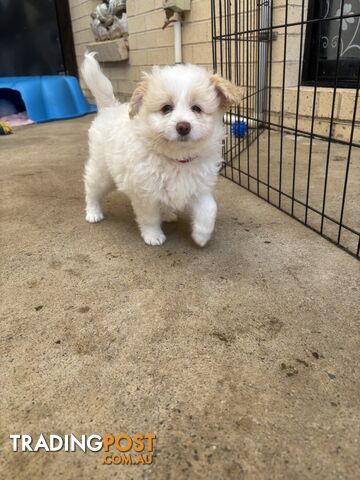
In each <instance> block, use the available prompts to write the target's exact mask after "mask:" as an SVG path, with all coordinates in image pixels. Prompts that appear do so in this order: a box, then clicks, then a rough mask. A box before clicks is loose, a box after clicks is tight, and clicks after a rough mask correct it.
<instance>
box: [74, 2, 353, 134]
mask: <svg viewBox="0 0 360 480" xmlns="http://www.w3.org/2000/svg"><path fill="white" fill-rule="evenodd" d="M69 1H70V8H71V16H72V22H73V32H74V40H75V50H76V55H77V59H78V63H80V62H81V60H82V56H83V54H84V51H85V49H86V44H87V43H90V42H93V41H94V39H93V36H92V33H91V31H90V28H89V24H90V13H91V12H92V11H93V10H94V7H95V5H96V4H97V3H98V1H97V0H69ZM302 1H303V0H289V2H288V22H289V23H290V22H296V21H299V20H300V19H301V5H302ZM248 4H249V5H251V2H250V3H248V2H244V3H243V7H242V8H243V9H245V8H246V5H248ZM161 5H162V0H128V6H127V10H128V18H129V45H130V55H129V60H128V61H125V62H116V63H107V64H105V65H103V68H104V70H105V73H106V74H107V75H108V76H109V78H110V79H111V81H112V83H113V85H114V89H115V91H116V94H117V96H118V97H119V98H120V100H126V99H128V98H129V97H130V95H131V92H132V91H133V89H134V87H135V85H136V83H137V82H138V81H139V79H140V77H141V72H142V71H147V70H150V69H151V66H152V65H155V64H157V65H166V64H172V63H174V44H173V29H172V27H171V26H170V27H168V28H167V29H165V30H162V29H161V27H162V24H163V21H164V11H163V9H162V8H161ZM273 6H274V9H273V25H281V24H283V23H284V20H285V7H284V0H273ZM210 14H211V12H210V0H192V5H191V11H190V12H188V13H186V14H185V16H184V23H183V29H182V31H183V60H184V62H190V63H196V64H199V65H203V66H205V67H207V68H209V69H211V68H212V51H211V22H210ZM304 17H305V18H306V17H307V0H305V15H304ZM245 26H246V24H244V27H245ZM250 28H251V26H250ZM277 32H278V38H277V40H276V41H275V42H273V59H272V91H271V120H272V121H273V122H274V123H279V121H280V115H281V103H282V102H281V100H282V76H283V65H284V38H285V35H284V33H285V31H284V29H282V28H278V29H277ZM287 34H288V43H287V52H286V82H285V87H286V89H285V102H284V111H285V124H286V125H288V126H290V127H293V126H294V125H295V118H296V117H295V112H296V110H295V108H296V97H297V88H296V87H297V83H298V74H299V55H300V38H301V37H300V26H294V27H291V28H289V29H288V32H287ZM304 38H305V29H304ZM241 52H242V57H243V56H244V55H243V53H244V52H243V51H241ZM224 53H225V52H224ZM233 60H234V58H233ZM255 60H256V59H255ZM240 62H242V68H243V69H244V68H246V66H245V64H246V58H242V59H241V58H240ZM245 78H246V76H245ZM83 87H84V85H83ZM253 87H254V85H253ZM84 89H85V88H84ZM85 90H86V89H85ZM332 97H333V90H332V89H329V88H319V89H318V94H317V102H316V110H315V114H316V117H317V120H316V122H315V126H314V131H315V133H319V134H322V135H328V134H329V116H330V114H331V105H332ZM354 100H355V91H354V90H351V89H338V92H337V95H336V104H335V123H334V125H333V132H332V134H333V135H334V136H335V137H336V138H340V139H345V140H348V139H349V135H350V128H349V126H350V123H351V119H352V118H351V117H352V113H353V105H354ZM312 104H313V89H312V88H311V87H302V88H301V95H300V105H299V113H300V117H299V123H298V128H299V129H301V130H304V131H306V132H310V130H311V114H312ZM357 121H358V122H359V125H358V126H357V127H360V109H359V113H358V117H357ZM354 141H356V142H360V128H356V129H355V138H354Z"/></svg>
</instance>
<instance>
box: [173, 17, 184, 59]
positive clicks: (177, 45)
mask: <svg viewBox="0 0 360 480" xmlns="http://www.w3.org/2000/svg"><path fill="white" fill-rule="evenodd" d="M174 20H176V21H175V22H174V49H175V63H182V37H181V16H180V14H179V13H177V12H175V13H174Z"/></svg>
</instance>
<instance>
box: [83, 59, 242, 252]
mask: <svg viewBox="0 0 360 480" xmlns="http://www.w3.org/2000/svg"><path fill="white" fill-rule="evenodd" d="M82 73H83V76H84V79H85V81H86V83H87V84H88V86H89V88H90V89H91V91H92V93H93V94H94V96H95V98H96V99H97V103H98V107H99V114H98V115H97V117H96V118H95V120H94V121H93V123H92V125H91V127H90V130H89V148H90V156H89V160H88V162H87V164H86V167H85V191H86V220H87V221H88V222H91V223H93V222H99V221H100V220H102V219H103V218H104V216H103V213H102V209H101V200H102V198H103V197H104V195H105V194H106V193H108V192H109V191H110V190H112V189H114V188H116V189H118V190H120V191H122V192H125V193H126V194H127V195H128V196H129V197H130V199H131V202H132V205H133V208H134V211H135V215H136V220H137V223H138V225H139V229H140V232H141V235H142V237H143V239H144V241H145V243H147V244H149V245H161V244H162V243H164V241H165V239H166V237H165V235H164V233H163V232H162V229H161V222H162V220H163V221H167V220H169V219H170V220H174V219H175V218H176V217H175V212H176V211H180V210H184V209H189V210H190V212H191V215H192V236H193V239H194V241H195V242H196V243H197V244H198V245H200V246H204V245H205V244H206V243H207V242H208V240H209V239H210V237H211V234H212V232H213V229H214V225H215V218H216V211H217V207H216V203H215V200H214V198H213V196H212V189H213V187H214V185H215V182H216V179H217V175H218V171H219V166H220V163H221V149H222V139H223V136H224V128H223V124H222V116H223V110H224V102H223V101H224V99H225V100H226V101H229V98H230V97H231V95H232V94H234V88H236V87H234V86H233V85H231V84H230V83H229V82H226V81H225V80H222V79H221V78H220V77H217V76H211V75H210V74H209V73H208V72H207V71H206V70H204V69H202V68H200V67H197V66H194V65H178V66H172V67H164V68H159V67H154V68H153V70H152V73H151V74H150V75H146V76H145V77H144V79H143V81H142V82H141V83H140V84H139V85H138V86H137V88H136V89H135V91H134V94H133V96H132V99H131V101H130V103H129V104H120V103H118V102H117V101H116V100H115V97H114V94H113V90H112V86H111V83H110V82H109V80H108V79H107V78H106V77H105V76H104V74H103V73H102V72H101V70H100V68H99V64H98V63H97V61H96V60H95V58H94V56H93V55H92V54H87V55H86V56H85V61H84V64H83V67H82ZM222 82H223V83H222ZM229 88H230V90H229ZM231 89H232V92H231ZM230 100H233V101H235V99H234V98H230ZM164 105H171V106H172V108H173V110H172V111H171V112H168V113H163V112H162V107H163V106H164ZM194 105H196V106H198V107H200V109H201V112H198V111H193V109H192V107H193V106H194ZM179 122H188V123H189V124H190V126H191V131H190V132H189V133H188V134H187V135H185V136H181V135H180V134H179V133H178V131H177V125H178V124H179Z"/></svg>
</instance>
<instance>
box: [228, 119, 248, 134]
mask: <svg viewBox="0 0 360 480" xmlns="http://www.w3.org/2000/svg"><path fill="white" fill-rule="evenodd" d="M247 130H248V127H247V123H246V122H245V121H244V120H237V121H236V122H234V123H232V124H231V133H232V134H233V135H234V137H236V138H243V137H245V136H246V134H247Z"/></svg>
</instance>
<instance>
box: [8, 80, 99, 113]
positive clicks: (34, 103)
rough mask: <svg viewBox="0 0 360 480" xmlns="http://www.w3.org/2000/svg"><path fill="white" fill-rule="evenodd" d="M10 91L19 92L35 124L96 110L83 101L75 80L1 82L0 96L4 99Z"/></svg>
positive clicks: (93, 106) (84, 99)
mask: <svg viewBox="0 0 360 480" xmlns="http://www.w3.org/2000/svg"><path fill="white" fill-rule="evenodd" d="M2 89H4V90H2ZM9 90H13V91H18V92H20V95H21V97H22V100H23V102H24V104H25V108H26V111H27V114H28V117H29V118H30V119H31V120H33V121H34V122H48V121H50V120H62V119H66V118H74V117H80V116H82V115H86V114H87V113H94V112H96V106H95V105H91V104H90V103H88V101H87V100H86V98H85V97H84V95H83V93H82V91H81V88H80V85H79V82H78V80H77V78H75V77H71V76H68V75H64V76H60V75H47V76H40V77H2V78H0V93H1V92H3V94H4V92H5V98H6V91H9ZM2 96H3V95H2Z"/></svg>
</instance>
